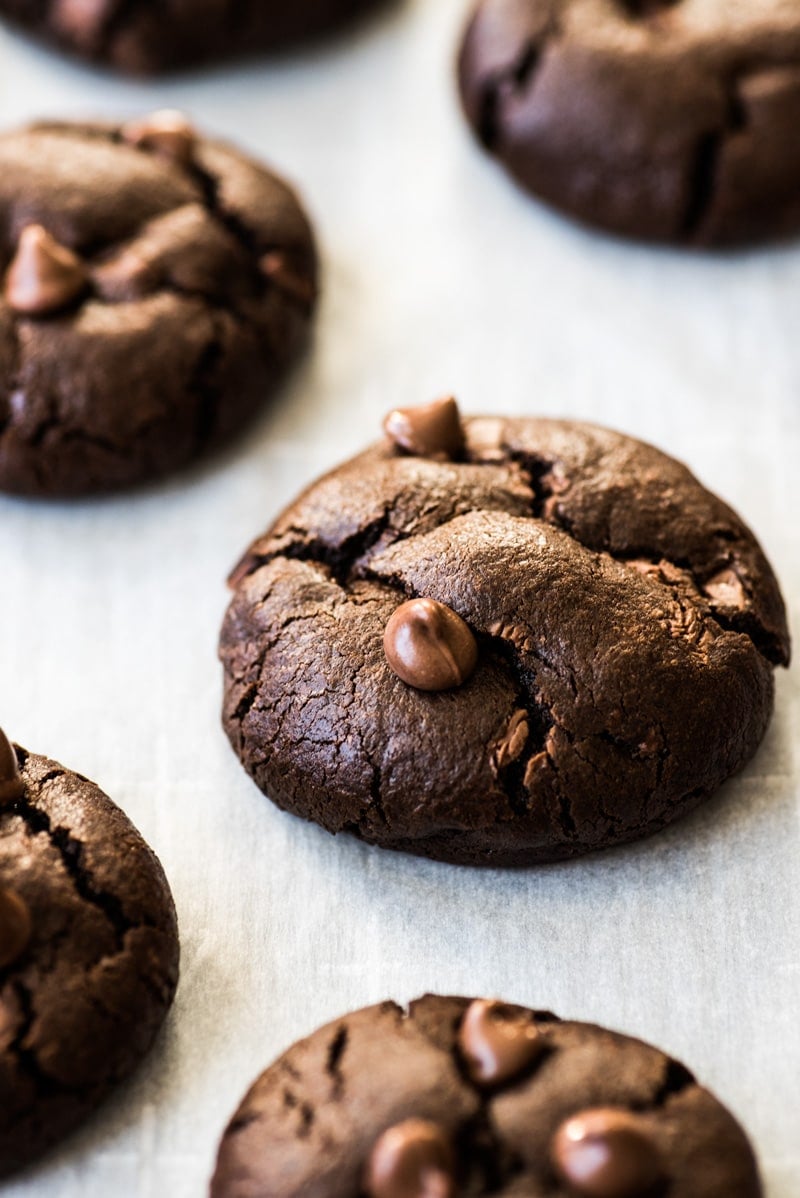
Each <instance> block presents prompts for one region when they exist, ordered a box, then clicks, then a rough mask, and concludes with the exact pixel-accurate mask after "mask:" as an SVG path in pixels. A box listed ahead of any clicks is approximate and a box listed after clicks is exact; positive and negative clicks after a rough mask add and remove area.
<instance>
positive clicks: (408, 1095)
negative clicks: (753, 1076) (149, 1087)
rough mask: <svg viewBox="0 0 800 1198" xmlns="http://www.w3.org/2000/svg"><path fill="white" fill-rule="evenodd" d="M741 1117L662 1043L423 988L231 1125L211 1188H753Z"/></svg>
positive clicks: (324, 1042) (545, 1191)
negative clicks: (406, 1005)
mask: <svg viewBox="0 0 800 1198" xmlns="http://www.w3.org/2000/svg"><path fill="white" fill-rule="evenodd" d="M761 1193H762V1190H761V1185H760V1183H759V1178H758V1170H757V1167H756V1162H755V1159H754V1157H753V1153H752V1150H751V1148H750V1145H749V1144H748V1141H747V1139H746V1137H745V1134H744V1132H743V1131H742V1129H741V1128H740V1127H739V1125H738V1124H737V1123H736V1121H735V1119H734V1118H733V1116H732V1115H730V1114H729V1113H728V1111H726V1110H725V1108H724V1107H723V1106H721V1105H720V1103H719V1102H718V1101H717V1099H716V1098H714V1096H713V1095H712V1094H710V1093H709V1091H708V1090H705V1089H703V1088H702V1086H700V1085H699V1084H698V1083H697V1082H696V1081H695V1079H694V1077H693V1076H692V1074H691V1073H690V1072H689V1070H688V1069H686V1068H685V1067H684V1066H683V1065H681V1064H679V1063H678V1062H677V1061H675V1060H672V1059H671V1058H670V1057H668V1056H666V1055H665V1054H664V1053H663V1052H659V1050H658V1049H656V1048H652V1047H651V1046H650V1045H647V1044H644V1043H642V1042H641V1041H640V1040H633V1039H630V1038H629V1037H627V1036H621V1035H618V1034H616V1033H615V1032H610V1031H606V1030H604V1029H603V1028H599V1027H595V1026H593V1025H591V1024H587V1023H571V1022H566V1021H562V1020H560V1019H558V1018H557V1017H556V1016H555V1015H551V1014H550V1013H549V1012H546V1011H529V1010H527V1009H524V1008H522V1007H515V1006H509V1005H508V1004H506V1003H500V1002H494V1001H487V1000H483V999H476V1000H470V999H465V998H443V997H438V996H435V995H430V994H429V995H426V996H425V997H424V998H420V999H418V1000H417V1001H416V1002H412V1003H411V1005H410V1006H409V1008H408V1010H407V1011H403V1010H402V1009H401V1008H400V1007H398V1006H397V1005H396V1004H395V1003H392V1002H385V1003H381V1004H380V1005H379V1006H374V1007H367V1008H365V1009H364V1010H361V1011H356V1012H354V1013H353V1014H351V1015H346V1016H345V1017H344V1018H342V1019H339V1020H336V1022H334V1023H331V1024H329V1025H328V1026H327V1027H323V1028H320V1029H319V1030H318V1031H316V1032H315V1033H314V1034H313V1035H312V1036H309V1037H308V1039H306V1040H302V1041H300V1042H299V1043H298V1044H295V1045H294V1047H293V1048H290V1049H289V1051H288V1052H287V1053H285V1054H284V1055H283V1056H282V1057H281V1058H280V1059H279V1060H278V1061H276V1062H275V1064H273V1065H272V1066H271V1067H270V1068H269V1069H267V1071H266V1072H265V1073H263V1074H262V1075H261V1077H260V1078H259V1079H258V1081H257V1082H256V1083H255V1085H254V1086H253V1087H252V1089H251V1090H250V1092H249V1093H248V1094H247V1096H246V1097H245V1099H244V1101H243V1102H242V1104H241V1106H240V1107H239V1110H238V1111H237V1112H236V1114H235V1115H234V1117H233V1120H232V1121H231V1123H230V1124H229V1126H228V1128H227V1130H226V1132H225V1135H224V1138H223V1140H222V1144H221V1146H220V1150H219V1157H218V1160H217V1167H216V1172H215V1174H214V1179H213V1181H212V1183H211V1195H212V1198H300V1195H302V1196H303V1198H459V1196H463V1195H467V1194H470V1195H482V1194H497V1195H503V1196H507V1198H512V1196H513V1198H545V1196H546V1195H547V1196H548V1198H562V1196H563V1198H567V1195H569V1196H570V1198H733V1195H736V1198H759V1195H760V1194H761Z"/></svg>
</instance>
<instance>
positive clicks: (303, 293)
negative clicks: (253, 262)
mask: <svg viewBox="0 0 800 1198" xmlns="http://www.w3.org/2000/svg"><path fill="white" fill-rule="evenodd" d="M259 267H260V268H261V272H262V274H264V275H266V277H267V278H268V279H269V281H270V282H271V283H272V284H273V286H275V287H277V288H278V290H279V291H282V292H283V293H284V294H285V295H288V296H290V297H291V298H292V299H296V300H298V301H299V302H300V303H301V304H306V305H309V304H313V302H314V300H315V299H316V298H317V289H316V287H315V286H314V284H313V283H312V282H311V280H310V279H305V278H303V276H302V275H300V274H298V272H297V271H296V270H294V269H293V268H292V264H291V262H290V261H289V259H288V258H287V256H286V254H282V253H281V252H280V251H279V250H271V251H270V252H269V253H268V254H264V256H263V258H262V259H261V260H260V262H259Z"/></svg>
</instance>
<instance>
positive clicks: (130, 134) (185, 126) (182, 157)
mask: <svg viewBox="0 0 800 1198" xmlns="http://www.w3.org/2000/svg"><path fill="white" fill-rule="evenodd" d="M121 133H122V138H123V140H124V141H127V142H129V143H130V145H132V146H137V147H138V148H139V149H142V150H151V151H152V152H153V153H154V154H160V155H161V157H162V158H169V159H170V160H171V161H172V162H176V163H177V164H178V165H179V166H191V164H192V162H193V160H194V151H195V144H196V142H197V135H196V134H195V131H194V128H193V127H192V125H191V124H190V123H189V121H187V119H186V117H185V116H184V115H183V113H182V112H178V111H176V110H175V109H173V108H162V109H160V110H159V111H158V112H151V113H150V115H149V116H146V117H144V118H143V119H142V120H140V121H128V123H127V124H126V125H123V126H122V130H121Z"/></svg>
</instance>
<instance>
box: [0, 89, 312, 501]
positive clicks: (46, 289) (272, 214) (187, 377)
mask: <svg viewBox="0 0 800 1198" xmlns="http://www.w3.org/2000/svg"><path fill="white" fill-rule="evenodd" d="M0 273H2V276H3V285H2V291H1V293H0V384H2V385H0V489H4V490H8V491H14V492H18V493H23V494H32V495H77V494H85V493H90V492H94V491H107V490H113V489H115V488H120V487H128V486H131V485H133V484H135V483H138V482H141V481H143V480H145V479H150V478H156V477H159V476H162V475H164V474H167V473H168V472H169V471H172V470H175V469H177V468H178V467H180V466H182V465H184V464H185V463H187V462H189V461H190V460H191V459H193V458H195V457H196V456H198V455H199V454H200V453H201V452H203V451H204V450H205V449H206V448H207V447H210V446H212V445H216V444H218V443H220V442H221V441H223V440H224V439H225V438H226V437H228V436H230V435H231V434H232V433H234V432H235V431H236V430H238V429H239V428H241V427H242V425H243V424H244V423H245V422H246V420H247V419H248V418H249V417H250V416H251V415H252V413H253V412H254V411H255V410H256V409H257V408H258V407H259V406H261V405H262V404H263V402H264V400H265V398H266V397H267V396H268V395H269V394H270V392H271V391H272V390H273V389H274V388H275V385H276V384H277V382H278V381H279V379H280V377H281V375H282V374H283V372H284V370H285V368H286V367H287V365H288V364H289V362H290V361H291V360H292V359H293V358H294V357H295V356H296V355H297V352H298V350H299V348H300V347H301V345H302V344H303V341H304V339H305V336H306V332H307V329H308V325H309V320H310V316H311V312H312V309H313V306H314V299H315V293H316V283H315V280H316V259H315V252H314V246H313V241H312V235H311V230H310V227H309V224H308V221H307V219H306V217H305V215H304V214H303V211H302V209H301V208H300V206H299V203H298V201H297V199H296V197H295V196H294V194H293V193H292V191H291V190H290V189H289V188H288V187H287V186H286V184H285V183H283V182H282V181H281V180H280V179H278V178H277V177H276V176H275V175H273V174H271V173H270V172H269V171H267V170H266V169H265V168H264V167H262V166H260V165H258V164H257V163H256V162H254V161H252V160H251V159H249V158H247V157H245V156H244V155H242V154H240V153H238V152H237V151H236V150H233V149H231V148H230V147H228V146H225V145H222V144H220V143H218V142H214V141H209V140H207V139H205V138H203V137H201V136H200V135H198V134H197V133H196V132H195V131H194V129H193V128H192V126H191V125H190V124H189V123H188V122H187V121H186V119H185V118H184V117H182V116H181V115H180V114H179V113H174V112H169V111H164V112H158V113H153V114H151V116H149V117H147V118H144V119H143V120H141V121H133V122H129V123H128V124H125V125H114V126H112V125H99V124H66V123H56V122H49V123H41V124H37V125H34V126H31V127H30V128H27V129H23V130H22V131H19V132H14V133H8V134H5V135H4V136H0Z"/></svg>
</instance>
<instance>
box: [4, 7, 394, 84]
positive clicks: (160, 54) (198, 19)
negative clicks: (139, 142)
mask: <svg viewBox="0 0 800 1198" xmlns="http://www.w3.org/2000/svg"><path fill="white" fill-rule="evenodd" d="M383 2H385V0H294V3H292V4H286V3H285V2H284V0H245V2H244V3H243V2H242V0H166V2H161V3H158V4H156V3H154V2H153V0H52V2H51V3H48V4H47V5H42V4H41V3H40V0H0V15H2V16H4V17H7V18H8V19H10V20H11V21H13V22H15V23H16V24H18V25H20V26H22V27H23V28H25V29H27V30H28V31H29V32H31V33H33V34H34V35H35V36H36V37H39V38H41V39H42V40H43V41H47V42H51V43H54V44H55V45H56V46H58V47H59V48H60V49H62V50H66V51H68V52H69V53H71V54H78V55H80V56H81V57H82V58H87V59H89V60H91V61H92V62H97V63H102V64H105V65H107V66H111V67H113V68H115V69H117V70H120V71H125V72H128V73H131V74H136V75H150V74H155V73H157V72H161V71H171V70H175V69H176V68H182V67H187V66H192V65H195V64H198V63H205V62H219V61H222V60H223V59H227V58H230V57H232V56H234V55H238V56H249V55H252V54H257V53H263V52H268V51H274V50H282V49H285V48H287V47H290V46H293V45H295V44H296V43H299V42H303V41H308V40H311V39H315V38H318V37H321V36H322V35H323V34H326V33H329V32H331V31H332V30H333V29H335V28H336V27H337V26H340V25H344V24H345V23H346V22H348V21H351V20H353V19H355V18H356V17H357V16H358V15H360V14H364V13H367V12H369V11H370V10H371V9H375V8H377V7H378V6H379V5H380V4H381V3H383Z"/></svg>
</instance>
